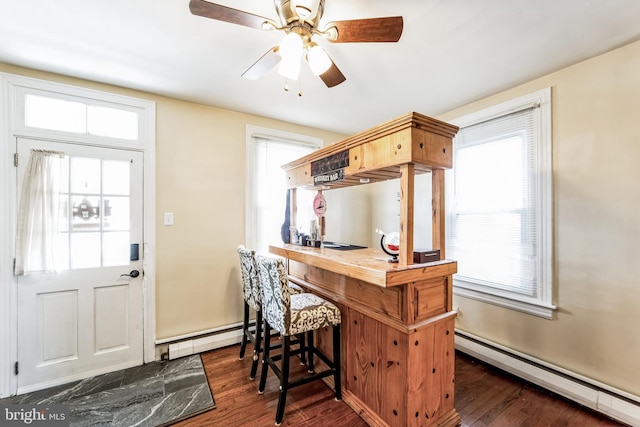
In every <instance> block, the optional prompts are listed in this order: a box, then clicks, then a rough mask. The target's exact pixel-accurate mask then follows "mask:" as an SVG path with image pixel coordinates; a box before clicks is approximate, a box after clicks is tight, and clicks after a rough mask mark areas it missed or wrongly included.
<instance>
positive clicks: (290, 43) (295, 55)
mask: <svg viewBox="0 0 640 427" xmlns="http://www.w3.org/2000/svg"><path fill="white" fill-rule="evenodd" d="M302 51H303V46H302V38H300V35H298V34H297V33H293V32H291V33H289V34H287V35H286V36H284V38H283V39H282V41H281V42H280V49H279V50H278V52H279V53H280V56H281V57H282V60H283V61H288V60H294V59H295V60H300V57H301V56H302Z"/></svg>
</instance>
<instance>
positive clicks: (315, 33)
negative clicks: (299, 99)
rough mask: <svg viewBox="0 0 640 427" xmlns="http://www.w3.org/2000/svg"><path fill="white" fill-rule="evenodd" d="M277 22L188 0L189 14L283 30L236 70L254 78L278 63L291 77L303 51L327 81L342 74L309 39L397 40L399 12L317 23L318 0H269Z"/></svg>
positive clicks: (332, 82)
mask: <svg viewBox="0 0 640 427" xmlns="http://www.w3.org/2000/svg"><path fill="white" fill-rule="evenodd" d="M274 2H275V8H276V12H277V14H278V17H279V18H280V19H279V20H280V24H278V23H277V22H275V21H273V20H271V19H269V18H264V17H262V16H258V15H254V14H252V13H248V12H244V11H241V10H237V9H233V8H230V7H227V6H223V5H220V4H216V3H210V2H208V1H205V0H190V2H189V10H190V11H191V13H192V14H194V15H198V16H203V17H205V18H211V19H216V20H218V21H225V22H230V23H232V24H237V25H244V26H246V27H251V28H257V29H261V30H271V31H274V30H276V31H284V32H285V33H286V35H285V37H284V38H283V39H282V42H281V43H280V45H278V46H274V47H272V48H271V49H269V50H268V51H267V52H266V53H265V54H264V55H262V57H261V58H260V59H258V60H257V61H256V62H255V63H254V64H253V65H251V66H250V67H249V69H247V70H246V71H245V72H244V73H242V76H243V77H245V78H248V79H251V80H257V79H259V78H261V77H262V76H264V75H265V74H266V73H267V72H268V71H269V70H270V69H271V68H273V67H275V66H276V65H277V64H280V65H279V68H278V72H279V74H281V75H283V76H285V77H286V78H290V79H294V80H297V78H298V75H299V72H300V63H301V60H302V58H303V57H304V58H305V59H306V61H307V62H308V64H309V67H310V68H311V71H312V72H313V73H314V74H315V75H317V76H319V77H320V78H321V79H322V81H323V82H324V83H325V84H326V85H327V87H333V86H336V85H339V84H340V83H342V82H343V81H345V80H346V77H345V76H344V75H343V74H342V72H341V71H340V69H339V68H338V67H337V66H336V64H335V63H334V62H333V60H332V59H331V58H330V57H329V55H328V54H327V53H326V52H325V51H324V49H322V47H321V46H320V45H318V43H317V42H316V41H315V40H314V39H317V38H318V37H323V38H325V39H326V40H329V41H330V42H332V43H354V42H397V41H398V40H399V39H400V36H401V35H402V27H403V20H402V16H391V17H384V18H367V19H352V20H347V21H334V22H329V23H327V24H325V25H324V26H323V27H322V29H320V27H319V25H320V20H321V19H322V14H323V12H324V0H274Z"/></svg>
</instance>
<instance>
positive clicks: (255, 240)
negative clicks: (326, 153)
mask: <svg viewBox="0 0 640 427" xmlns="http://www.w3.org/2000/svg"><path fill="white" fill-rule="evenodd" d="M252 139H253V141H254V149H255V165H254V166H255V169H254V174H253V178H252V179H250V181H249V182H251V184H252V189H253V191H252V194H253V197H252V199H253V200H252V201H250V203H248V205H251V204H253V206H254V207H255V210H253V212H252V211H251V210H250V211H249V212H248V216H249V218H248V221H250V222H253V224H254V227H253V231H254V235H253V236H247V244H248V245H250V246H251V247H253V248H255V249H256V250H259V251H265V252H266V251H268V249H269V245H270V244H274V243H276V244H277V243H282V240H281V235H280V228H281V226H282V224H283V222H284V219H285V207H286V195H287V186H286V176H285V172H284V170H283V169H282V165H284V164H286V163H289V162H292V161H294V160H296V159H298V158H300V157H303V156H305V155H307V154H309V153H311V152H312V151H315V150H316V149H317V148H318V146H316V145H312V144H308V143H305V142H303V141H300V142H297V141H295V140H287V139H279V138H277V137H266V136H253V138H252ZM312 200H313V192H311V191H305V190H299V191H298V192H297V206H298V209H297V219H298V224H308V223H309V221H310V219H311V218H312V217H313V211H312ZM251 216H253V218H252V217H251Z"/></svg>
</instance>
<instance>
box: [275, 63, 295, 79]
mask: <svg viewBox="0 0 640 427" xmlns="http://www.w3.org/2000/svg"><path fill="white" fill-rule="evenodd" d="M278 74H280V75H281V76H283V77H286V78H287V79H291V80H298V77H299V76H300V59H299V58H298V59H294V60H291V59H287V60H285V59H283V60H282V61H280V65H279V66H278Z"/></svg>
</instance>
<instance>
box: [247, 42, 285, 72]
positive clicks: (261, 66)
mask: <svg viewBox="0 0 640 427" xmlns="http://www.w3.org/2000/svg"><path fill="white" fill-rule="evenodd" d="M280 59H281V57H280V55H278V46H275V47H272V48H271V49H269V50H268V51H267V53H265V54H264V55H262V56H261V57H260V59H258V60H257V61H256V62H254V63H253V65H252V66H251V67H249V68H248V69H247V71H245V72H244V73H242V77H244V78H245V79H249V80H258V79H259V78H261V77H262V76H264V75H265V74H267V72H268V71H269V70H270V69H272V68H273V67H274V66H275V65H276V64H277V63H278V62H280Z"/></svg>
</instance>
